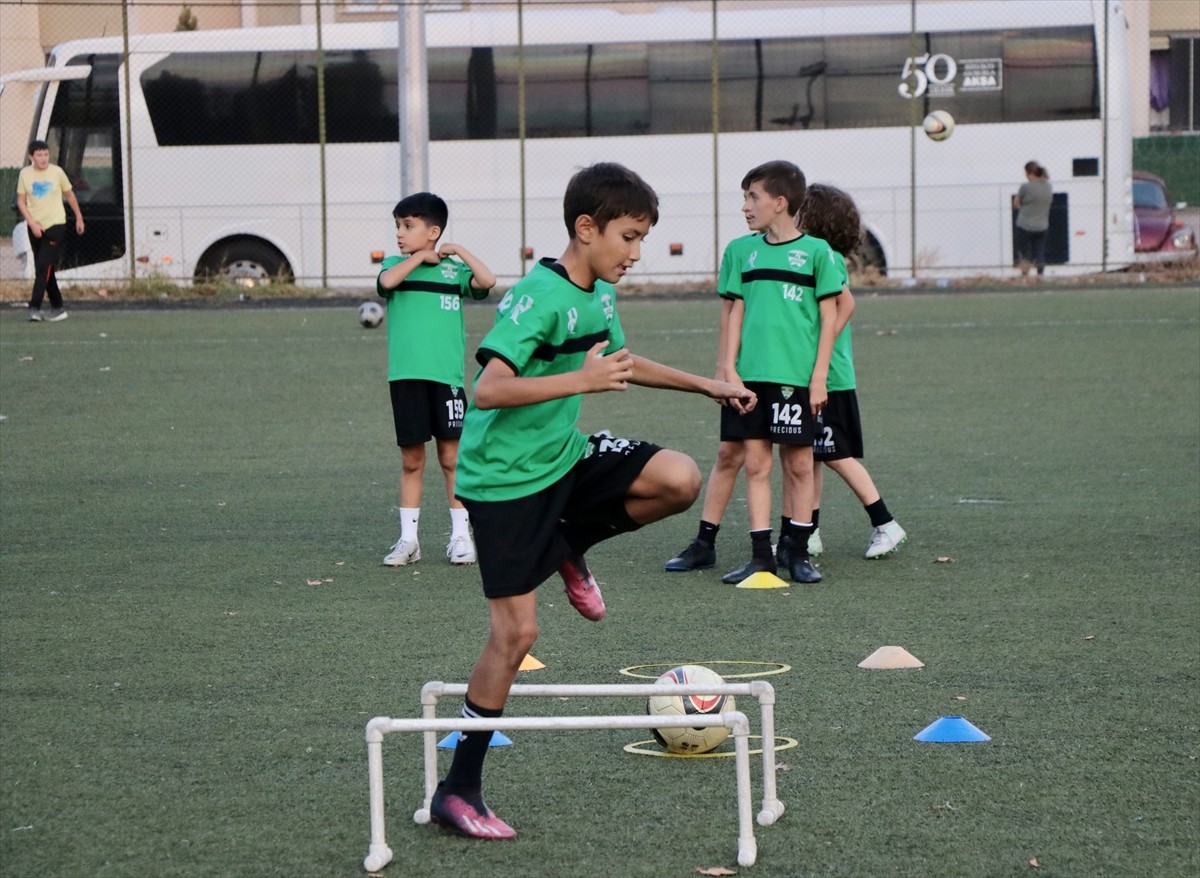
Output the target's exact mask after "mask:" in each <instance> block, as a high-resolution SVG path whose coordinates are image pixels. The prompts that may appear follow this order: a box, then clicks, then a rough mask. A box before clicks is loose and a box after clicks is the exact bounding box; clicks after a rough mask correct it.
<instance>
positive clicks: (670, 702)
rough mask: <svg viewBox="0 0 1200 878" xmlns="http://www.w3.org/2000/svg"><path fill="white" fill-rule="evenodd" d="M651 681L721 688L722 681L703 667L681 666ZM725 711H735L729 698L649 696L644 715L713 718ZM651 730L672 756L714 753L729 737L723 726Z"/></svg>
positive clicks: (731, 698) (723, 696)
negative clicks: (711, 685)
mask: <svg viewBox="0 0 1200 878" xmlns="http://www.w3.org/2000/svg"><path fill="white" fill-rule="evenodd" d="M654 682H656V683H678V684H684V683H697V684H714V685H720V684H722V683H724V682H725V680H724V679H723V678H722V677H721V675H720V674H718V673H717V672H716V671H714V670H712V669H710V668H706V667H704V666H703V665H681V666H680V667H677V668H671V670H669V671H667V672H666V673H665V674H663V675H662V676H661V677H659V678H658V679H657V680H655V681H654ZM726 710H737V705H736V703H735V702H734V700H733V696H732V695H651V696H650V700H649V701H648V702H647V704H646V713H648V714H649V715H650V716H716V715H719V714H720V713H721V712H722V711H726ZM651 731H652V732H653V733H654V738H655V740H657V741H658V743H660V744H662V745H663V746H664V747H666V748H667V749H668V750H669V751H671V752H672V753H682V754H689V755H695V754H698V753H707V752H709V751H710V750H715V749H716V748H717V747H718V746H720V744H721V742H722V741H724V740H725V739H726V738H728V737H729V729H728V728H726V727H725V726H711V727H708V728H704V727H701V728H683V729H652V730H651Z"/></svg>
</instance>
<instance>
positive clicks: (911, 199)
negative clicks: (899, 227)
mask: <svg viewBox="0 0 1200 878" xmlns="http://www.w3.org/2000/svg"><path fill="white" fill-rule="evenodd" d="M908 44H909V50H908V56H909V57H910V58H915V57H916V56H917V55H919V54H920V52H919V51H918V49H919V47H918V46H917V0H912V2H911V3H910V4H909V40H908ZM917 101H918V97H917V95H913V97H912V112H911V114H910V115H911V116H912V119H911V120H910V124H909V126H908V264H909V276H910V277H912V278H914V279H915V278H916V276H917V126H918V125H919V124H920V123H921V105H920V104H919V103H918V102H917Z"/></svg>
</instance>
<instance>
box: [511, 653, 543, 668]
mask: <svg viewBox="0 0 1200 878" xmlns="http://www.w3.org/2000/svg"><path fill="white" fill-rule="evenodd" d="M544 667H546V666H545V665H544V664H542V663H541V662H539V661H538V660H537V659H535V658H534V657H533V656H532V655H526V656H525V658H523V659H521V666H520V667H519V668H517V670H518V671H540V670H541V669H542V668H544Z"/></svg>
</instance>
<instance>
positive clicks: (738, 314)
mask: <svg viewBox="0 0 1200 878" xmlns="http://www.w3.org/2000/svg"><path fill="white" fill-rule="evenodd" d="M745 317H746V300H745V299H734V300H733V303H732V305H731V307H730V309H729V320H728V322H727V323H726V326H725V347H724V357H723V359H724V362H723V363H722V364H721V371H720V376H721V378H722V380H725V381H731V382H733V383H734V384H741V383H742V379H741V376H739V375H738V373H737V359H738V354H739V353H740V352H741V349H742V324H743V321H744V320H745Z"/></svg>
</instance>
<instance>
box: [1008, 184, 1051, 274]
mask: <svg viewBox="0 0 1200 878" xmlns="http://www.w3.org/2000/svg"><path fill="white" fill-rule="evenodd" d="M1025 180H1026V181H1025V182H1024V183H1022V184H1021V188H1020V189H1019V190H1017V195H1016V197H1015V198H1014V199H1013V207H1015V208H1017V228H1016V231H1015V233H1014V234H1015V235H1016V240H1017V260H1018V265H1019V267H1020V269H1021V277H1022V278H1024V277H1026V276H1027V275H1028V274H1029V268H1030V266H1034V267H1036V268H1037V276H1038V277H1039V278H1040V277H1041V276H1042V275H1043V274H1044V273H1045V271H1046V231H1047V230H1048V229H1049V228H1050V205H1051V204H1052V203H1053V202H1054V188H1053V187H1052V186H1051V185H1050V174H1049V172H1047V171H1046V169H1045V168H1043V167H1042V166H1041V165H1039V164H1038V163H1037V162H1033V161H1030V162H1026V163H1025Z"/></svg>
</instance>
